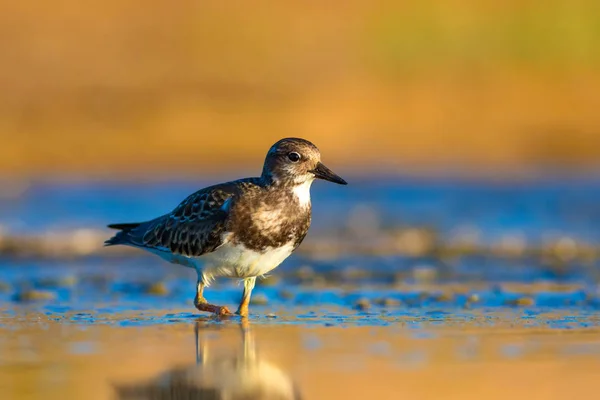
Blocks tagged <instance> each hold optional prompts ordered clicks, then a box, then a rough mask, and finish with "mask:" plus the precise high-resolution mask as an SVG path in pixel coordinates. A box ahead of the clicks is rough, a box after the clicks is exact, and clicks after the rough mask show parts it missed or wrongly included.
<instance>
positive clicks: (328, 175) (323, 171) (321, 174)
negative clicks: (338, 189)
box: [310, 163, 348, 185]
mask: <svg viewBox="0 0 600 400" xmlns="http://www.w3.org/2000/svg"><path fill="white" fill-rule="evenodd" d="M310 172H312V173H313V174H315V176H316V177H317V178H319V179H324V180H326V181H329V182H333V183H337V184H339V185H347V184H348V182H346V181H345V180H343V179H342V178H341V177H340V176H338V175H336V174H335V173H333V171H332V170H330V169H329V168H327V167H326V166H325V165H324V164H322V163H318V164H317V167H316V168H315V169H313V170H312V171H310Z"/></svg>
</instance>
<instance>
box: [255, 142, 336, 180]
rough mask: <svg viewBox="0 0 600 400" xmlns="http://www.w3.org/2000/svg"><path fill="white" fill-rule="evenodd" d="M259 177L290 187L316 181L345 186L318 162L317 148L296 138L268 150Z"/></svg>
mask: <svg viewBox="0 0 600 400" xmlns="http://www.w3.org/2000/svg"><path fill="white" fill-rule="evenodd" d="M262 176H263V178H265V179H269V180H270V181H272V182H273V183H276V184H284V185H290V186H296V185H301V184H304V183H307V182H312V181H313V180H314V179H315V178H318V179H324V180H326V181H330V182H334V183H337V184H340V185H346V184H347V182H346V181H345V180H343V179H342V178H341V177H340V176H338V175H336V174H335V173H334V172H333V171H332V170H330V169H329V168H327V167H326V166H325V165H324V164H323V163H322V162H321V153H320V152H319V149H318V148H317V146H315V145H314V144H312V143H311V142H309V141H308V140H304V139H298V138H286V139H281V140H280V141H278V142H277V143H275V144H274V145H273V146H271V148H270V149H269V152H268V153H267V157H266V159H265V165H264V168H263V173H262Z"/></svg>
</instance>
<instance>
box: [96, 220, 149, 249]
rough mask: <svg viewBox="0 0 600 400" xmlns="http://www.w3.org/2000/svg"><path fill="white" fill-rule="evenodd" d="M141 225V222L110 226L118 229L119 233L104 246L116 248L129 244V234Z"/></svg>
mask: <svg viewBox="0 0 600 400" xmlns="http://www.w3.org/2000/svg"><path fill="white" fill-rule="evenodd" d="M140 225H141V223H139V222H132V223H124V224H110V225H108V227H109V228H111V229H118V230H119V232H117V234H116V235H115V236H113V237H111V238H110V239H108V240H107V241H105V242H104V246H114V245H117V244H125V243H127V242H128V240H127V234H128V233H129V232H131V231H132V230H133V229H135V228H137V227H138V226H140Z"/></svg>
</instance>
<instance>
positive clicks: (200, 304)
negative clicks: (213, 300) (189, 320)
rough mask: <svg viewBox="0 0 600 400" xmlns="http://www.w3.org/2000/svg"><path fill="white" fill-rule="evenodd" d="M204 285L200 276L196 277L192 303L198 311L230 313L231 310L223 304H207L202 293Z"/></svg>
mask: <svg viewBox="0 0 600 400" xmlns="http://www.w3.org/2000/svg"><path fill="white" fill-rule="evenodd" d="M204 286H206V284H205V283H204V281H203V280H202V278H198V285H197V286H196V297H194V305H195V306H196V308H197V309H198V310H200V311H207V312H210V313H213V314H216V315H231V311H229V309H228V308H227V307H225V306H215V305H213V304H209V303H208V301H206V299H205V298H204V296H203V295H202V294H203V292H204Z"/></svg>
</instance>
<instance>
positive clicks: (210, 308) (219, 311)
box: [196, 303, 233, 317]
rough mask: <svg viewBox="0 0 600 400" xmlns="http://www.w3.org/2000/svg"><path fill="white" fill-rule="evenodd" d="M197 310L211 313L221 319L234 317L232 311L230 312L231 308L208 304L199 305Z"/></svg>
mask: <svg viewBox="0 0 600 400" xmlns="http://www.w3.org/2000/svg"><path fill="white" fill-rule="evenodd" d="M196 308H197V309H198V310H200V311H206V312H209V313H213V314H215V315H218V316H220V317H221V316H228V315H233V314H232V313H231V311H229V308H227V307H226V306H215V305H213V304H208V303H198V304H196Z"/></svg>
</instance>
